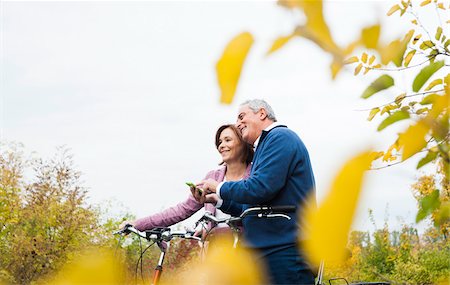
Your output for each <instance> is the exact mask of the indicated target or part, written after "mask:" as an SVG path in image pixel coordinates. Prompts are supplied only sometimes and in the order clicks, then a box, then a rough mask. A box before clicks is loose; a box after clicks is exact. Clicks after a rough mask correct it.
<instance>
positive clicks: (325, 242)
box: [300, 151, 373, 264]
mask: <svg viewBox="0 0 450 285" xmlns="http://www.w3.org/2000/svg"><path fill="white" fill-rule="evenodd" d="M372 159H373V155H372V152H370V151H368V152H364V153H361V154H359V155H357V156H355V157H354V158H352V159H350V160H349V161H347V162H346V163H345V165H344V166H343V167H342V169H341V170H340V171H339V173H338V175H337V176H336V178H335V179H334V181H333V184H332V186H331V189H330V191H329V192H328V194H327V196H326V197H325V198H324V200H323V202H322V203H321V204H320V205H319V206H318V207H317V208H314V207H307V208H306V210H305V212H304V213H302V216H301V218H302V219H303V221H304V225H305V235H304V236H302V238H305V239H304V240H303V239H302V240H301V241H300V242H303V243H302V246H303V248H304V251H305V254H306V256H307V258H308V260H309V261H310V262H311V264H319V262H320V261H321V260H325V262H340V261H343V260H344V259H345V257H346V256H347V253H346V252H347V251H346V245H347V237H348V233H349V230H350V227H351V224H352V222H353V216H354V213H355V209H356V206H357V202H358V197H359V193H360V192H361V187H362V183H363V174H364V172H365V171H366V170H368V169H369V167H370V164H371V162H372ZM311 204H313V203H308V204H307V205H311Z"/></svg>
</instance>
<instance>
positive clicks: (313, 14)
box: [295, 0, 341, 55]
mask: <svg viewBox="0 0 450 285" xmlns="http://www.w3.org/2000/svg"><path fill="white" fill-rule="evenodd" d="M295 5H296V6H298V7H300V8H301V9H303V12H304V14H305V16H306V24H305V27H304V28H305V32H304V33H302V36H303V37H305V38H308V39H310V40H312V41H313V42H315V43H316V44H317V45H318V46H320V47H321V48H322V49H323V50H325V51H328V52H331V53H333V54H337V55H340V53H341V49H340V48H339V47H338V46H337V45H336V43H335V42H334V40H333V37H332V36H331V33H330V30H329V28H328V24H327V23H326V22H325V18H324V16H323V3H322V1H321V0H315V1H296V4H295Z"/></svg>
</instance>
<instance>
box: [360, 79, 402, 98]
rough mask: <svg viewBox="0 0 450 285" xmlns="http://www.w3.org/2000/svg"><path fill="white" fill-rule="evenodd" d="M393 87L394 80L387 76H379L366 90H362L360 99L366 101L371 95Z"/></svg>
mask: <svg viewBox="0 0 450 285" xmlns="http://www.w3.org/2000/svg"><path fill="white" fill-rule="evenodd" d="M393 85H394V78H392V77H390V76H389V75H387V74H384V75H381V76H380V77H378V78H377V79H376V80H375V81H374V82H372V83H371V84H370V86H369V87H367V89H366V90H364V92H363V94H362V95H361V97H362V98H364V99H367V98H369V97H370V96H372V95H373V94H375V93H377V92H380V91H381V90H384V89H387V88H389V87H391V86H393Z"/></svg>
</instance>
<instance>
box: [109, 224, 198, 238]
mask: <svg viewBox="0 0 450 285" xmlns="http://www.w3.org/2000/svg"><path fill="white" fill-rule="evenodd" d="M129 233H134V234H136V235H137V236H139V237H141V238H144V239H146V240H148V241H153V242H161V241H170V240H172V239H173V238H174V237H178V238H184V239H193V240H198V241H201V238H199V237H196V236H194V235H193V234H194V232H193V231H172V230H171V229H170V228H153V229H151V230H147V231H139V230H138V229H136V228H135V227H133V226H132V225H130V224H127V225H125V227H123V229H120V230H118V231H116V232H114V234H115V235H117V234H118V235H127V234H129Z"/></svg>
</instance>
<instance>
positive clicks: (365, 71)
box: [363, 67, 370, 75]
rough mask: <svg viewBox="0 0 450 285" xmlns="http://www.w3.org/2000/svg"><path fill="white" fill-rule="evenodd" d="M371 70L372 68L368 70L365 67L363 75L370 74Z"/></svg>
mask: <svg viewBox="0 0 450 285" xmlns="http://www.w3.org/2000/svg"><path fill="white" fill-rule="evenodd" d="M369 70H370V68H368V67H364V72H363V75H366V74H367V72H369Z"/></svg>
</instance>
